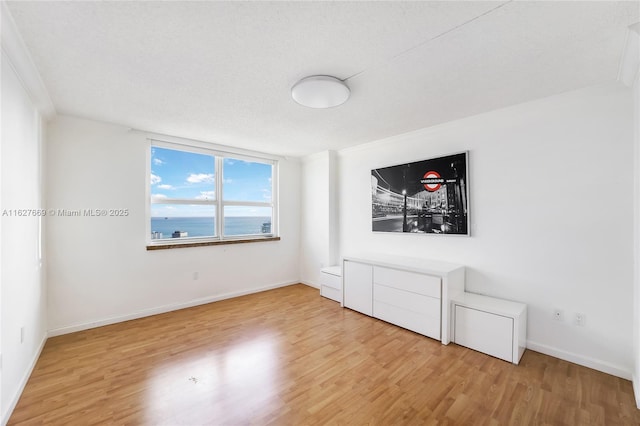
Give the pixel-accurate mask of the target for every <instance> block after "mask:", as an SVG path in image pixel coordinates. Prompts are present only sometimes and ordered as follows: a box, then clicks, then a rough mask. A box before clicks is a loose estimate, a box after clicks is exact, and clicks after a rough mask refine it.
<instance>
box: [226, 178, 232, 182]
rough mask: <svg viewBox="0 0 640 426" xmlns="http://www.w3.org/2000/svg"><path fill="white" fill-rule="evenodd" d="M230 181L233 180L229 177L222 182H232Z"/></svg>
mask: <svg viewBox="0 0 640 426" xmlns="http://www.w3.org/2000/svg"><path fill="white" fill-rule="evenodd" d="M232 182H233V180H232V179H231V178H229V179H224V183H232Z"/></svg>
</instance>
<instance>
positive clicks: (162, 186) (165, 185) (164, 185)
mask: <svg viewBox="0 0 640 426" xmlns="http://www.w3.org/2000/svg"><path fill="white" fill-rule="evenodd" d="M158 189H176V187H175V186H173V185H169V184H166V183H163V184H162V185H158Z"/></svg>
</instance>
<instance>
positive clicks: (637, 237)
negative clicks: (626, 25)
mask: <svg viewBox="0 0 640 426" xmlns="http://www.w3.org/2000/svg"><path fill="white" fill-rule="evenodd" d="M632 90H633V110H634V114H633V117H634V118H633V120H634V126H633V128H634V138H633V139H634V149H635V151H634V156H633V157H634V160H635V167H634V170H635V179H634V182H635V189H634V194H635V195H634V200H635V202H634V209H633V211H634V214H633V217H634V233H633V235H634V256H633V258H634V290H635V298H634V309H633V313H634V316H633V324H634V336H633V337H634V362H635V369H634V374H633V389H634V393H635V397H636V405H637V406H638V408H640V72H638V73H637V77H636V81H635V83H634V85H633V88H632Z"/></svg>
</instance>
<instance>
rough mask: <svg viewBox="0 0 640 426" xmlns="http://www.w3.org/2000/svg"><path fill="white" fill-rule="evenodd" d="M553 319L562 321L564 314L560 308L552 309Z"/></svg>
mask: <svg viewBox="0 0 640 426" xmlns="http://www.w3.org/2000/svg"><path fill="white" fill-rule="evenodd" d="M553 319H554V320H556V321H564V315H563V314H562V311H561V310H560V309H556V310H555V311H553Z"/></svg>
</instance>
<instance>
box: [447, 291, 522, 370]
mask: <svg viewBox="0 0 640 426" xmlns="http://www.w3.org/2000/svg"><path fill="white" fill-rule="evenodd" d="M452 311H453V325H454V326H453V341H454V342H455V343H457V344H459V345H462V346H466V347H468V348H471V349H475V350H477V351H479V352H483V353H486V354H488V355H491V356H494V357H496V358H500V359H503V360H505V361H509V362H512V363H514V364H518V363H519V362H520V358H522V354H523V353H524V351H525V348H526V340H527V335H526V334H527V305H525V304H523V303H517V302H512V301H509V300H503V299H496V298H493V297H488V296H482V295H479V294H473V293H463V294H461V295H459V296H457V297H456V298H455V299H454V300H453V301H452Z"/></svg>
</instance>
